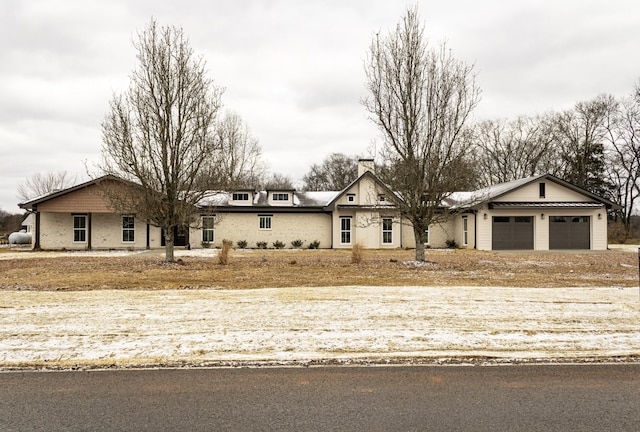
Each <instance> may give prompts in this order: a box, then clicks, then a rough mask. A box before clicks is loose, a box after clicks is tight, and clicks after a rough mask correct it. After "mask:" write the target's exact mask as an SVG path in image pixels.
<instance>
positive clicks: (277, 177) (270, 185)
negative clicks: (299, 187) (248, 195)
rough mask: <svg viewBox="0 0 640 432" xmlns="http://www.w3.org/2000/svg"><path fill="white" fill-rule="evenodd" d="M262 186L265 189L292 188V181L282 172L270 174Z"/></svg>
mask: <svg viewBox="0 0 640 432" xmlns="http://www.w3.org/2000/svg"><path fill="white" fill-rule="evenodd" d="M262 188H263V189H265V190H278V189H279V190H293V189H295V188H294V186H293V181H292V180H291V178H290V177H288V176H286V175H283V174H277V173H275V174H271V177H269V178H267V179H266V180H265V181H264V182H263V184H262Z"/></svg>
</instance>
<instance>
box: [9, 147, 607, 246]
mask: <svg viewBox="0 0 640 432" xmlns="http://www.w3.org/2000/svg"><path fill="white" fill-rule="evenodd" d="M101 181H118V179H116V178H114V177H103V178H100V179H95V180H92V181H89V182H86V183H83V184H80V185H77V186H73V187H71V188H68V189H65V190H61V191H57V192H54V193H51V194H49V195H46V196H43V197H40V198H37V199H34V200H31V201H28V202H25V203H22V204H20V207H21V208H23V209H26V210H29V211H30V212H31V213H32V215H33V217H32V220H33V225H32V234H33V243H32V247H33V248H35V249H68V250H72V249H148V248H158V247H161V246H163V243H164V238H163V234H162V232H161V229H160V228H158V227H155V226H152V225H150V224H149V223H147V221H145V220H143V219H141V218H140V217H138V216H136V214H135V213H134V214H119V213H114V212H113V211H112V210H110V209H109V206H108V204H107V202H106V200H105V199H104V198H103V196H102V194H101V189H100V187H99V186H98V183H99V182H101ZM399 199H400V198H399V197H398V196H397V194H395V193H394V192H393V191H392V190H390V189H389V188H388V187H387V186H386V185H385V184H383V183H382V182H381V181H380V180H379V179H378V178H377V177H376V175H375V173H374V172H373V161H372V160H369V159H365V160H361V161H360V162H359V166H358V178H357V179H356V180H355V181H354V182H353V183H351V184H350V185H349V186H347V187H346V188H345V189H344V190H342V191H329V192H299V191H295V190H268V191H255V190H237V191H233V192H216V193H211V194H210V195H209V196H208V197H207V198H206V199H205V200H203V201H202V202H201V203H200V208H201V210H202V213H201V215H200V217H199V220H197V221H195V222H194V223H193V224H192V226H191V227H182V228H179V229H177V230H176V233H174V234H175V241H176V246H189V247H192V248H199V247H209V246H214V247H215V246H220V245H221V244H222V241H223V240H230V241H232V242H233V243H234V244H237V243H238V242H246V244H247V247H258V245H259V244H263V245H264V244H266V245H267V247H273V244H274V243H276V242H281V243H283V244H284V245H285V246H286V247H291V243H292V242H293V241H296V240H299V241H302V243H303V244H302V247H309V245H311V244H315V245H317V246H318V247H320V248H333V249H339V248H351V247H353V246H354V245H355V244H360V245H362V246H363V247H366V248H376V249H381V248H413V247H415V238H414V235H413V229H412V226H411V224H410V223H409V222H408V221H407V220H406V219H404V218H403V217H402V216H401V215H400V214H399V212H398V211H397V208H396V204H397V202H398V200H399ZM442 208H443V210H445V209H446V210H450V211H453V213H452V215H451V216H450V217H449V218H448V219H447V221H446V222H444V223H441V224H435V225H432V226H430V227H429V230H428V233H427V246H428V247H434V248H436V247H445V246H446V245H447V243H451V242H452V241H455V243H456V244H457V245H458V247H461V248H470V249H473V248H476V249H481V250H505V249H512V250H513V249H517V250H549V249H593V250H604V249H607V210H610V209H614V208H619V207H618V206H617V205H616V204H614V203H613V202H611V201H608V200H606V199H604V198H602V197H598V196H596V195H594V194H591V193H589V192H587V191H585V190H583V189H581V188H579V187H576V186H574V185H572V184H570V183H568V182H565V181H563V180H561V179H559V178H557V177H554V176H552V175H549V174H543V175H537V176H533V177H528V178H524V179H520V180H516V181H512V182H508V183H502V184H498V185H494V186H491V187H488V188H485V189H481V190H476V191H472V192H456V193H454V194H453V195H452V196H451V197H450V198H449V199H448V200H447V202H445V203H442Z"/></svg>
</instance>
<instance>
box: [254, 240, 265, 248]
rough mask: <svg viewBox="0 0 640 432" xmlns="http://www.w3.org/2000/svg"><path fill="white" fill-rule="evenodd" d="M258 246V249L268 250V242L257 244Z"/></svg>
mask: <svg viewBox="0 0 640 432" xmlns="http://www.w3.org/2000/svg"><path fill="white" fill-rule="evenodd" d="M256 246H257V247H258V249H266V248H267V242H266V241H259V242H256Z"/></svg>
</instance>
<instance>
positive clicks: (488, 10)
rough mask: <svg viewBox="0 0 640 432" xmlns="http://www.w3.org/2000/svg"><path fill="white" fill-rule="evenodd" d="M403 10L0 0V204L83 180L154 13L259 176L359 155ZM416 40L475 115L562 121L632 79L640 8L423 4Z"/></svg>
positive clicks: (310, 2)
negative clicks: (197, 61) (464, 86)
mask: <svg viewBox="0 0 640 432" xmlns="http://www.w3.org/2000/svg"><path fill="white" fill-rule="evenodd" d="M412 4H415V2H405V1H400V0H304V1H303V0H237V1H223V0H182V1H180V2H176V1H168V0H0V209H3V210H6V211H10V212H18V211H19V209H18V207H17V203H18V201H19V200H18V198H17V196H16V195H17V192H16V189H17V187H18V184H19V183H21V182H24V180H25V179H26V178H27V177H29V176H31V175H33V174H34V173H37V172H42V173H44V172H53V171H64V170H66V171H69V172H71V173H74V174H77V175H78V180H79V181H81V180H86V179H87V178H88V177H87V174H86V169H85V163H86V164H88V165H89V166H90V167H91V166H93V164H94V163H95V162H97V161H98V159H99V155H100V149H101V132H100V123H101V121H102V119H103V117H104V115H105V113H106V110H107V104H108V101H109V99H110V97H111V95H112V94H113V92H121V91H122V90H124V89H125V88H126V86H127V84H128V74H129V73H130V71H131V70H132V69H133V68H134V66H135V61H136V60H135V52H134V49H133V47H132V41H133V39H134V38H135V37H136V33H137V31H139V30H141V29H143V28H144V27H145V26H146V25H147V24H148V22H149V21H150V19H151V18H152V17H154V18H156V19H157V20H158V21H159V23H160V24H162V25H168V24H171V25H175V26H178V27H182V28H183V29H184V31H185V33H186V34H187V36H188V37H189V39H190V41H191V45H192V47H193V48H194V50H195V51H196V53H198V54H201V55H202V56H203V57H204V58H205V60H206V61H207V67H208V69H209V71H210V75H211V77H212V78H213V79H214V80H215V83H216V84H217V85H219V86H222V87H225V88H226V92H225V94H224V96H223V103H224V106H225V109H227V110H231V111H234V112H237V113H238V114H240V115H241V116H242V117H243V119H244V120H245V121H246V123H247V124H248V125H249V127H250V128H251V130H252V132H253V135H254V136H256V137H257V138H258V139H259V140H260V144H261V146H262V150H263V154H264V159H265V161H266V162H267V163H268V165H269V167H270V170H271V171H272V172H276V173H279V174H283V175H287V176H289V177H291V178H292V179H294V180H299V179H300V178H301V177H302V175H303V174H304V173H306V172H307V171H308V169H309V167H310V165H311V164H312V163H315V162H319V161H321V160H322V159H324V158H325V157H326V156H328V155H329V154H330V153H332V152H343V153H347V154H359V155H368V152H369V151H370V149H371V145H372V142H373V141H374V139H375V138H376V135H377V131H376V130H375V128H374V127H373V126H372V124H371V123H370V121H369V120H368V119H367V113H366V112H365V110H364V108H363V107H362V105H361V104H360V102H359V101H360V99H361V98H362V97H364V96H365V95H366V92H365V88H364V73H363V62H364V58H365V56H366V51H367V47H368V44H369V42H370V41H371V37H372V35H373V34H374V33H375V32H378V31H382V32H386V31H388V30H389V29H390V28H392V27H394V26H395V24H396V23H397V21H398V20H399V18H400V17H401V15H402V14H403V12H404V11H405V10H406V8H407V7H408V6H411V5H412ZM418 5H419V10H420V14H421V18H422V20H423V21H424V23H425V27H426V31H425V33H426V35H427V37H428V38H429V39H430V40H431V41H432V42H433V43H439V42H440V41H443V40H445V39H446V41H447V43H448V46H449V48H451V49H452V50H453V53H454V55H455V56H456V57H457V58H458V59H460V60H463V61H465V62H468V63H474V64H475V68H476V71H477V73H478V83H479V85H480V87H481V89H482V102H481V103H480V105H479V107H478V109H477V110H476V112H475V115H476V117H477V118H497V117H502V118H513V117H515V116H517V115H520V114H528V115H534V114H538V113H543V112H547V111H551V110H554V111H560V110H563V109H567V108H570V107H571V106H572V105H573V104H574V103H576V102H578V101H581V100H588V99H591V98H593V97H595V96H597V95H598V94H599V93H609V94H612V95H614V96H616V97H622V96H626V95H628V94H630V93H631V92H632V91H633V87H634V85H635V84H636V83H637V82H638V79H639V78H640V2H638V1H637V0H608V1H606V2H605V1H602V0H518V1H507V0H483V1H478V0H449V1H446V2H445V1H441V0H421V1H419V2H418Z"/></svg>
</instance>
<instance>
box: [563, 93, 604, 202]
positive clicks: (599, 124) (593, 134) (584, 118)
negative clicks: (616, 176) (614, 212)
mask: <svg viewBox="0 0 640 432" xmlns="http://www.w3.org/2000/svg"><path fill="white" fill-rule="evenodd" d="M615 105H616V101H615V100H614V99H613V97H611V96H608V95H600V96H598V97H596V98H594V99H592V100H589V101H585V102H578V103H576V104H575V106H574V108H573V109H571V110H567V111H565V112H562V113H559V114H557V116H556V119H555V128H556V129H555V134H554V136H555V138H556V139H557V145H558V146H559V148H560V155H561V159H562V162H563V172H562V177H563V178H564V179H565V180H567V181H569V182H571V183H573V184H575V185H576V186H580V187H582V188H584V189H586V190H588V191H589V192H592V193H595V194H597V195H600V196H609V193H610V191H611V185H610V184H609V183H608V181H607V180H606V175H605V158H604V143H605V138H606V135H607V130H606V121H607V118H608V116H609V113H610V111H611V110H612V109H613V107H615Z"/></svg>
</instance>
